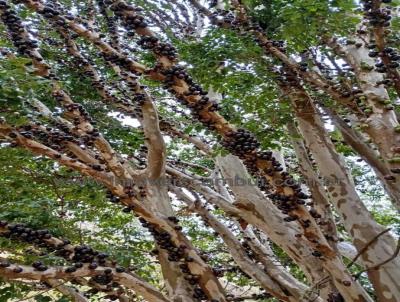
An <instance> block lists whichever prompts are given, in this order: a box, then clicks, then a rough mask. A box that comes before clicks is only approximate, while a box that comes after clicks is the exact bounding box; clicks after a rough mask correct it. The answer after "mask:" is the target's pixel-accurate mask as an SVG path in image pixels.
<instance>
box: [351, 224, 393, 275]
mask: <svg viewBox="0 0 400 302" xmlns="http://www.w3.org/2000/svg"><path fill="white" fill-rule="evenodd" d="M390 230H391V228H388V229H386V230H384V231H382V232H380V233H379V234H378V235H376V236H375V237H374V238H372V239H371V240H370V241H369V242H368V243H367V244H366V245H365V246H364V247H363V248H362V249H361V250H360V251H359V252H358V254H357V255H356V256H355V257H354V259H353V260H352V261H351V262H350V263H349V264H348V265H347V268H350V267H351V266H353V264H354V263H355V262H356V261H357V259H358V258H360V256H361V255H362V254H364V253H365V252H366V251H367V250H368V248H369V247H370V246H371V245H372V244H373V243H374V242H375V241H376V240H378V238H379V237H381V236H382V235H383V234H386V233H387V232H389V231H390Z"/></svg>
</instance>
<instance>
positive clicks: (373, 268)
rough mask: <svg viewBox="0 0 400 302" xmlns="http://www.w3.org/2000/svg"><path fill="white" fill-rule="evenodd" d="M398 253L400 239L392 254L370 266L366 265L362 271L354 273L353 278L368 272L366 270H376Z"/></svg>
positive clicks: (399, 250)
mask: <svg viewBox="0 0 400 302" xmlns="http://www.w3.org/2000/svg"><path fill="white" fill-rule="evenodd" d="M399 253H400V239H399V240H398V242H397V247H396V250H395V251H394V253H393V255H392V256H390V257H389V258H388V259H386V260H385V261H383V262H381V263H379V264H377V265H374V266H372V267H367V268H365V269H363V270H362V271H360V272H358V273H357V274H356V275H354V278H355V279H356V280H357V279H358V278H360V276H361V274H362V273H365V272H368V271H374V270H378V269H379V268H380V267H381V266H383V265H385V264H386V263H389V262H390V261H392V260H393V259H394V258H396V257H397V256H398V255H399Z"/></svg>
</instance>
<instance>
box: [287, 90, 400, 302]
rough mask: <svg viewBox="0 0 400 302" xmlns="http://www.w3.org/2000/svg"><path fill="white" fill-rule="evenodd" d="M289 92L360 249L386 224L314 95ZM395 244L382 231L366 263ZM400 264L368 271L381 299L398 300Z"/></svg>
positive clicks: (390, 250)
mask: <svg viewBox="0 0 400 302" xmlns="http://www.w3.org/2000/svg"><path fill="white" fill-rule="evenodd" d="M287 95H288V96H289V98H290V99H291V101H292V102H293V108H294V111H295V116H296V119H297V122H298V126H299V129H300V132H301V133H302V135H303V137H304V138H305V140H306V143H307V146H308V148H309V149H310V151H311V153H312V154H313V157H314V159H315V161H316V162H317V164H318V167H319V170H320V174H321V176H323V177H324V178H325V179H326V180H328V181H329V182H330V184H328V185H327V186H326V187H327V190H328V194H329V197H330V200H331V202H332V203H333V204H334V206H335V207H336V210H337V211H338V213H339V214H340V216H341V219H342V222H343V224H344V226H345V228H346V230H347V232H348V233H349V234H350V235H351V236H352V238H353V243H354V245H355V246H356V248H357V249H358V250H360V249H362V248H363V247H364V246H365V244H367V243H368V241H369V240H370V239H371V238H373V237H374V236H376V235H377V234H379V233H380V232H381V231H382V230H383V227H382V226H381V225H379V224H378V223H376V221H375V220H374V219H373V217H372V216H371V214H370V213H369V211H368V210H367V208H366V207H365V205H364V204H363V202H362V200H361V199H360V197H359V196H358V194H357V192H356V190H355V187H354V184H353V182H352V180H351V178H350V176H349V172H348V171H347V170H346V168H345V166H344V163H343V162H342V160H341V158H340V156H339V154H338V153H337V152H336V150H335V147H334V145H333V143H332V142H331V141H330V139H329V137H328V135H327V132H326V129H325V128H324V125H323V123H322V121H321V119H320V117H319V115H318V112H317V111H316V109H315V107H314V105H313V102H312V99H311V98H310V97H309V96H308V95H307V93H306V92H305V91H304V90H302V89H301V88H299V87H296V88H288V91H287ZM395 247H396V244H395V241H394V238H393V237H392V236H391V235H390V234H387V233H386V234H384V235H382V236H381V237H379V239H378V240H377V244H373V245H371V246H370V247H369V249H368V250H367V251H366V252H365V253H363V255H362V259H363V262H364V264H365V266H367V267H370V266H373V265H374V264H375V265H376V264H378V263H381V262H382V261H384V260H386V259H388V258H389V257H390V256H392V255H393V253H394V250H395ZM399 268H400V259H395V260H394V261H392V262H391V263H388V264H387V265H384V266H382V267H381V268H380V269H379V270H375V271H369V272H368V274H369V277H370V280H371V282H372V284H373V285H374V287H375V290H376V293H377V295H378V297H379V299H380V301H388V302H389V301H390V302H394V301H397V300H399V299H400V286H399V284H398V282H397V281H396V280H398V279H399V278H400V270H399ZM336 284H337V283H336ZM338 289H339V288H338ZM339 291H340V289H339ZM360 298H361V297H360Z"/></svg>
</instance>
